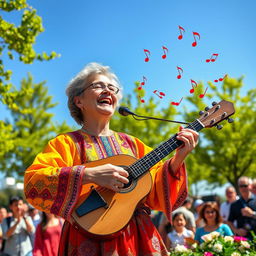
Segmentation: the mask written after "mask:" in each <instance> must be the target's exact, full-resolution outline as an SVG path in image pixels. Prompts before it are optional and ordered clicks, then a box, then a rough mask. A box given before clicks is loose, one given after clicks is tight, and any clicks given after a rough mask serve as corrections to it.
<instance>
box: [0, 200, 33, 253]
mask: <svg viewBox="0 0 256 256" xmlns="http://www.w3.org/2000/svg"><path fill="white" fill-rule="evenodd" d="M9 208H10V209H11V211H12V214H13V217H8V218H6V219H4V221H3V223H2V230H3V238H4V239H6V241H5V247H4V253H6V254H9V255H11V256H30V255H32V244H31V241H30V236H29V234H32V233H33V232H34V231H35V228H34V226H33V222H32V220H31V218H30V217H29V216H25V215H24V214H25V211H24V203H23V199H22V198H21V197H18V196H14V197H11V199H10V204H9Z"/></svg>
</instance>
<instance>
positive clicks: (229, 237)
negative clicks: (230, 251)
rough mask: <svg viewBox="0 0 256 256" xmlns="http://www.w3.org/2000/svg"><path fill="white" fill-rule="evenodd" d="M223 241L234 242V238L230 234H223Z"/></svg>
mask: <svg viewBox="0 0 256 256" xmlns="http://www.w3.org/2000/svg"><path fill="white" fill-rule="evenodd" d="M224 241H225V242H231V243H232V242H234V238H233V237H232V236H225V237H224Z"/></svg>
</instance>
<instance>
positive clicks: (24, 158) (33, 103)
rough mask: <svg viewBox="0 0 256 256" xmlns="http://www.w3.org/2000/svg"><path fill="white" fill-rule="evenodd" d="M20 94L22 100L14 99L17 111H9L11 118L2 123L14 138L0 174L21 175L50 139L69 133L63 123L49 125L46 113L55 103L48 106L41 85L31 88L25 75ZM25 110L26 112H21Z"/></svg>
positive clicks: (1, 163)
mask: <svg viewBox="0 0 256 256" xmlns="http://www.w3.org/2000/svg"><path fill="white" fill-rule="evenodd" d="M21 90H25V91H27V92H28V93H26V95H25V96H23V97H17V98H16V104H18V105H19V109H20V110H21V111H19V110H14V109H10V112H11V118H8V119H6V120H5V123H6V124H7V127H8V125H12V133H13V136H14V137H15V145H14V147H13V148H12V149H9V150H8V151H7V152H5V154H3V158H1V159H2V160H0V171H2V172H5V173H7V174H14V173H18V174H21V175H23V172H24V170H25V169H26V168H27V167H28V166H29V165H30V164H31V163H32V161H33V159H34V157H35V155H36V154H37V153H38V152H40V151H41V150H42V149H43V147H44V146H45V145H46V143H47V141H48V140H49V139H50V138H52V137H54V136H55V135H56V134H59V133H62V132H66V131H68V130H70V129H71V128H70V127H69V126H68V125H67V124H66V123H65V122H64V123H62V124H57V125H56V124H55V123H54V122H53V121H52V118H53V114H52V113H50V112H49V110H50V109H52V108H53V107H55V106H56V103H52V97H51V96H49V95H48V89H47V87H46V86H45V82H41V83H38V84H34V83H33V78H32V76H31V75H28V78H27V79H23V80H22V82H21ZM28 109H29V111H25V112H24V111H23V110H28ZM0 145H1V144H0ZM0 147H1V146H0ZM0 152H2V150H0Z"/></svg>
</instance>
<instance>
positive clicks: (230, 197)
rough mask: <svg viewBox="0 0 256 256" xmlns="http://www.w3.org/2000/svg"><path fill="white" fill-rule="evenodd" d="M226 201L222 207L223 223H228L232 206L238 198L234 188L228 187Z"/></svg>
mask: <svg viewBox="0 0 256 256" xmlns="http://www.w3.org/2000/svg"><path fill="white" fill-rule="evenodd" d="M225 194H226V201H225V202H223V203H222V204H221V206H220V215H221V217H222V218H223V222H224V223H226V222H227V220H228V216H229V211H230V206H231V204H232V203H233V202H235V201H236V200H237V199H238V198H237V193H236V190H235V188H234V187H233V186H228V187H227V188H226V191H225Z"/></svg>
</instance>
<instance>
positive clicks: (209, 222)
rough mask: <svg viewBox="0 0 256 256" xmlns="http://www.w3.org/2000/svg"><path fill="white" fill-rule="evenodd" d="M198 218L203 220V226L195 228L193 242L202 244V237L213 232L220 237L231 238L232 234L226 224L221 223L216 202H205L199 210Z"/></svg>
mask: <svg viewBox="0 0 256 256" xmlns="http://www.w3.org/2000/svg"><path fill="white" fill-rule="evenodd" d="M199 215H200V218H201V219H203V220H204V222H205V225H204V226H203V227H200V228H197V230H196V234H195V240H196V241H198V242H199V243H202V242H203V239H202V237H203V236H204V235H206V234H209V233H211V232H213V231H216V232H219V233H220V234H221V235H222V236H233V235H234V234H233V232H232V230H231V229H230V227H229V226H228V225H227V224H224V223H222V217H221V215H220V210H219V206H218V204H217V202H206V203H204V204H203V206H202V208H201V209H200V213H199Z"/></svg>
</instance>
